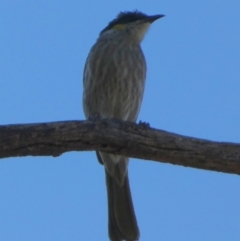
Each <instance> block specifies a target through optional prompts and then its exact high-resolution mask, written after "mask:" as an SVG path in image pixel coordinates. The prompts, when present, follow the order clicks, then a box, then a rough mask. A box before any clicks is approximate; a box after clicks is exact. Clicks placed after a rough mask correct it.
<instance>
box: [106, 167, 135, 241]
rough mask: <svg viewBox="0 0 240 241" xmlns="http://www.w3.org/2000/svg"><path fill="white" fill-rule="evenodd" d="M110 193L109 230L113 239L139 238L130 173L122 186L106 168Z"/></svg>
mask: <svg viewBox="0 0 240 241" xmlns="http://www.w3.org/2000/svg"><path fill="white" fill-rule="evenodd" d="M105 173H106V184H107V194H108V232H109V237H110V239H111V240H112V241H120V240H127V241H134V240H138V239H139V229H138V225H137V220H136V216H135V212H134V207H133V203H132V197H131V192H130V186H129V180H128V173H126V176H125V180H124V182H123V184H122V185H121V186H120V185H119V183H118V182H117V181H116V179H114V178H113V177H112V176H110V175H109V173H108V171H107V170H106V168H105Z"/></svg>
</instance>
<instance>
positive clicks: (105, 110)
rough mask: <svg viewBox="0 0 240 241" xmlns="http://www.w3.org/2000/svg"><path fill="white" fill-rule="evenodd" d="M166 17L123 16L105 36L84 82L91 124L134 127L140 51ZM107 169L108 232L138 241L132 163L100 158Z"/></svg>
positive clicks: (141, 81) (116, 239) (116, 238)
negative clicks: (110, 121)
mask: <svg viewBox="0 0 240 241" xmlns="http://www.w3.org/2000/svg"><path fill="white" fill-rule="evenodd" d="M161 17H164V15H162V14H158V15H153V16H148V15H146V14H144V13H142V12H139V11H133V12H120V13H119V14H118V15H117V17H116V18H115V19H113V20H112V21H111V22H110V23H109V24H108V25H107V26H106V27H105V28H104V29H103V30H102V31H101V32H100V35H99V37H98V39H97V41H96V43H95V44H94V45H93V47H92V48H91V50H90V53H89V55H88V57H87V60H86V64H85V68H84V76H83V85H84V92H83V109H84V113H85V116H86V118H88V119H89V118H91V117H93V116H99V117H100V118H118V119H121V120H125V121H132V122H135V121H136V119H137V117H138V113H139V110H140V106H141V102H142V98H143V92H144V86H145V79H146V60H145V57H144V54H143V52H142V49H141V46H140V44H141V41H142V40H143V38H144V35H145V33H146V32H147V30H148V28H149V26H150V25H151V23H153V22H154V21H155V20H157V19H159V18H161ZM97 157H98V160H99V162H100V163H101V164H103V165H104V167H105V173H106V184H107V194H108V218H109V221H108V229H109V238H110V239H111V240H112V241H120V240H127V241H134V240H138V239H139V229H138V225H137V220H136V216H135V212H134V207H133V203H132V197H131V192H130V187H129V180H128V168H127V167H128V161H129V158H128V157H124V156H119V155H114V154H110V153H105V152H97Z"/></svg>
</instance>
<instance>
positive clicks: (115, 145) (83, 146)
mask: <svg viewBox="0 0 240 241" xmlns="http://www.w3.org/2000/svg"><path fill="white" fill-rule="evenodd" d="M91 150H98V151H105V152H110V153H114V154H118V155H124V156H129V157H135V158H139V159H145V160H153V161H158V162H163V163H164V162H165V163H171V164H176V165H181V166H187V167H194V168H201V169H206V170H212V171H220V172H226V173H235V174H240V144H235V143H226V142H213V141H208V140H203V139H197V138H192V137H186V136H182V135H177V134H173V133H170V132H166V131H162V130H157V129H153V128H150V127H147V126H146V125H143V124H135V123H131V122H123V121H120V120H115V119H105V120H95V121H63V122H51V123H37V124H19V125H6V126H0V158H7V157H23V156H59V155H61V154H62V153H64V152H69V151H91ZM79 155H80V154H79Z"/></svg>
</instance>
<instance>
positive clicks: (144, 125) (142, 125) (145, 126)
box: [138, 121, 150, 130]
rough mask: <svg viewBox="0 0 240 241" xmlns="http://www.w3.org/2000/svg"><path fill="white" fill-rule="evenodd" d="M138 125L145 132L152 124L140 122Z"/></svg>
mask: <svg viewBox="0 0 240 241" xmlns="http://www.w3.org/2000/svg"><path fill="white" fill-rule="evenodd" d="M138 125H139V126H140V127H141V128H143V129H145V130H146V129H148V128H150V124H149V123H148V122H145V121H139V123H138Z"/></svg>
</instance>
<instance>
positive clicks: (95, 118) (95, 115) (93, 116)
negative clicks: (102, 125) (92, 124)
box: [88, 113, 102, 121]
mask: <svg viewBox="0 0 240 241" xmlns="http://www.w3.org/2000/svg"><path fill="white" fill-rule="evenodd" d="M88 119H89V120H90V121H100V120H101V119H102V118H101V116H100V115H99V114H98V113H96V114H94V115H91V116H89V117H88Z"/></svg>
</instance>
